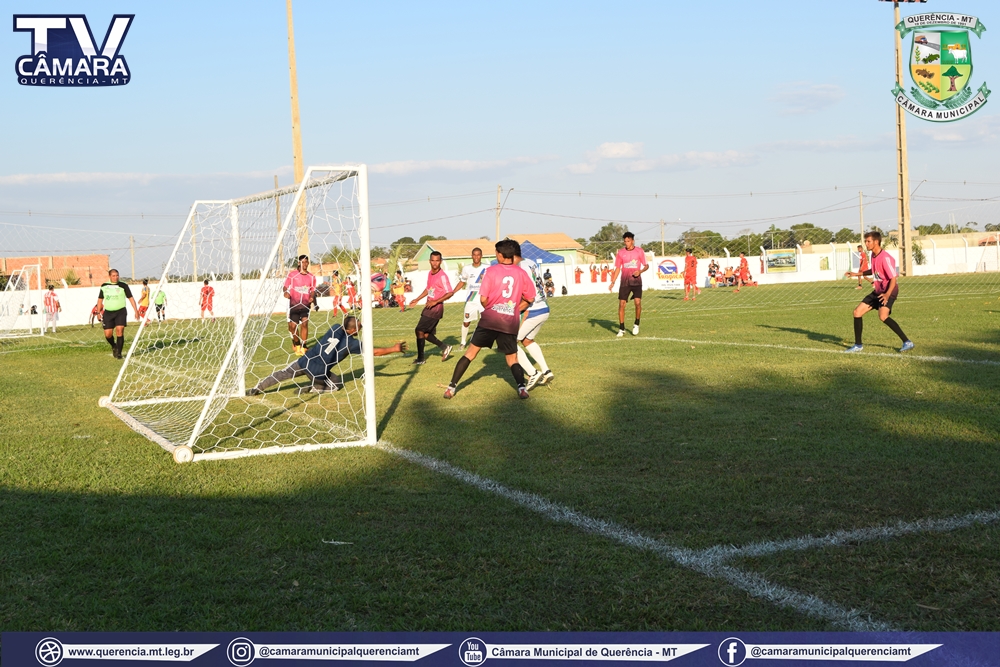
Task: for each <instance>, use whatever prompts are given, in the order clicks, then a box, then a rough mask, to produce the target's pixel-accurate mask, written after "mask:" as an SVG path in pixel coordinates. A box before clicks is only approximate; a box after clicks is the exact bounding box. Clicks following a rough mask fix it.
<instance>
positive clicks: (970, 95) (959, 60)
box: [892, 12, 990, 123]
mask: <svg viewBox="0 0 1000 667" xmlns="http://www.w3.org/2000/svg"><path fill="white" fill-rule="evenodd" d="M932 28H943V29H938V30H933V29H932ZM896 30H898V31H899V35H900V37H903V38H905V37H906V36H907V35H908V34H909V33H913V43H912V47H911V48H910V78H912V79H913V83H915V84H916V85H915V86H914V87H912V88H910V95H907V94H906V92H905V91H904V90H903V88H902V87H901V86H900V85H899V84H898V83H897V84H896V87H895V88H894V89H893V91H892V93H893V95H895V96H896V104H898V105H899V106H901V107H903V108H904V109H906V110H907V111H908V112H910V113H911V114H913V115H914V116H917V117H918V118H923V119H924V120H929V121H934V122H936V123H947V122H951V121H954V120H961V119H962V118H967V117H969V116H971V115H972V114H974V113H975V112H977V111H979V110H980V109H982V108H983V105H985V104H986V98H988V97H989V95H990V90H989V88H987V87H986V84H985V83H984V84H983V85H982V86H980V87H979V89H978V90H973V88H972V87H971V86H970V85H969V81H970V80H971V78H972V44H971V41H970V39H969V32H970V31H971V32H973V33H975V34H976V37H981V36H982V34H983V31H985V30H986V26H984V25H983V24H982V22H981V21H980V20H979V19H978V18H976V17H975V16H968V15H965V14H956V13H952V12H932V13H929V14H915V15H913V16H907V17H906V18H905V19H904V20H902V21H900V22H899V25H897V26H896Z"/></svg>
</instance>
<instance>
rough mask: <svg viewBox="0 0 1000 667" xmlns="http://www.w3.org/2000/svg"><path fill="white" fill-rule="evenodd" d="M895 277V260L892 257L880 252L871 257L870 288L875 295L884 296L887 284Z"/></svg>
mask: <svg viewBox="0 0 1000 667" xmlns="http://www.w3.org/2000/svg"><path fill="white" fill-rule="evenodd" d="M895 277H896V260H894V259H893V258H892V255H890V254H889V253H887V252H886V251H885V250H882V251H880V252H879V254H877V255H874V256H873V257H872V287H874V288H875V293H876V294H885V292H886V290H888V289H889V282H890V281H891V280H892V279H893V278H895ZM896 291H898V288H897V290H896Z"/></svg>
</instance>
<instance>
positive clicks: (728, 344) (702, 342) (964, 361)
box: [539, 335, 1000, 366]
mask: <svg viewBox="0 0 1000 667" xmlns="http://www.w3.org/2000/svg"><path fill="white" fill-rule="evenodd" d="M632 338H633V339H634V340H637V341H643V340H648V341H657V342H667V343H687V344H689V345H722V346H726V347H760V348H768V349H773V350H789V351H792V352H818V353H820V354H843V353H844V351H843V350H826V349H823V348H821V347H795V346H792V345H776V344H772V343H737V342H734V341H721V340H688V339H686V338H666V337H662V336H659V337H658V336H642V335H640V336H636V337H632ZM618 342H619V341H618V338H616V337H611V338H608V339H603V338H601V339H598V340H567V341H562V342H556V343H539V345H541V346H542V347H547V346H550V345H587V344H590V343H618ZM847 356H852V355H847ZM853 356H855V357H861V358H864V357H887V358H889V359H913V360H915V361H930V362H936V363H955V364H973V365H979V366H1000V361H992V360H990V359H959V358H958V357H941V356H928V355H919V354H910V353H908V352H904V353H900V352H896V353H892V352H864V351H862V352H857V353H855V354H854V355H853Z"/></svg>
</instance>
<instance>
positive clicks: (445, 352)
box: [441, 345, 451, 361]
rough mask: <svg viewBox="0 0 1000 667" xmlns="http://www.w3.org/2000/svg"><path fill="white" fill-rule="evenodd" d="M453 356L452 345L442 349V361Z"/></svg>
mask: <svg viewBox="0 0 1000 667" xmlns="http://www.w3.org/2000/svg"><path fill="white" fill-rule="evenodd" d="M450 356H451V345H445V346H444V349H443V350H441V361H448V357H450Z"/></svg>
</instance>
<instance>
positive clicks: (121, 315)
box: [103, 308, 128, 329]
mask: <svg viewBox="0 0 1000 667" xmlns="http://www.w3.org/2000/svg"><path fill="white" fill-rule="evenodd" d="M103 321H104V328H105V329H114V328H115V327H124V326H126V325H127V323H128V309H127V308H120V309H119V310H105V311H104V318H103Z"/></svg>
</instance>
